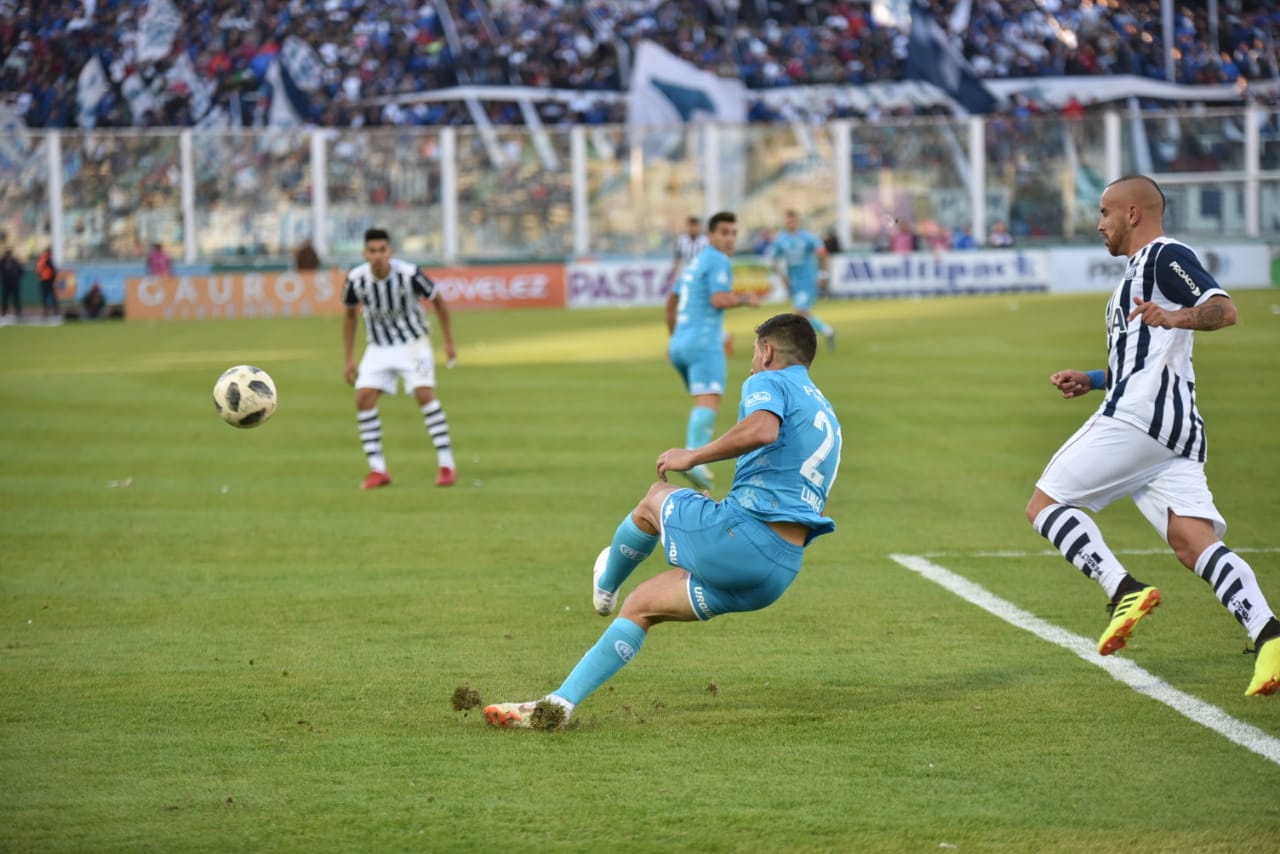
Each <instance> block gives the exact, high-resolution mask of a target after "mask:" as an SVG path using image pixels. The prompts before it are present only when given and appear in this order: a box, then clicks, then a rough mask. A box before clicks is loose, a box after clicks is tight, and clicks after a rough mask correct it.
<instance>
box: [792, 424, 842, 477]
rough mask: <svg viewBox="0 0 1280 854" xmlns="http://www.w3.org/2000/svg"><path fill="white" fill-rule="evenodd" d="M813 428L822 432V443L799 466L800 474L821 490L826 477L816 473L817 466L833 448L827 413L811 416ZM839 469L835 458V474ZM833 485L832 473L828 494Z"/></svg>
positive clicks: (838, 463) (834, 437)
mask: <svg viewBox="0 0 1280 854" xmlns="http://www.w3.org/2000/svg"><path fill="white" fill-rule="evenodd" d="M813 426H814V427H817V428H818V429H819V430H821V431H822V433H823V436H822V442H821V443H820V444H819V445H818V448H817V450H815V451H814V452H813V453H812V454H810V455H809V458H808V459H806V460H805V461H804V462H803V463H802V464H801V465H800V474H802V475H804V478H805V480H807V481H809V482H810V483H812V484H813V485H814V486H816V487H818V488H819V489H821V488H822V485H823V483H824V482H825V481H826V479H827V476H826V475H824V474H823V473H822V472H820V471H818V466H820V465H822V463H823V461H824V460H826V458H827V457H828V455H830V453H831V449H832V448H834V447H835V444H836V432H835V431H834V430H832V429H831V419H830V418H828V417H827V413H825V412H823V411H822V410H818V412H817V414H815V415H814V416H813ZM839 468H840V460H839V458H837V459H836V471H837V472H838V471H839ZM834 483H835V474H834V473H833V474H832V476H831V483H828V484H827V491H828V492H829V491H830V490H831V487H832V485H833V484H834Z"/></svg>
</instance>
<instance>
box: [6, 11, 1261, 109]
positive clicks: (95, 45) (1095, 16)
mask: <svg viewBox="0 0 1280 854" xmlns="http://www.w3.org/2000/svg"><path fill="white" fill-rule="evenodd" d="M158 2H163V3H164V6H165V8H166V11H168V13H169V14H170V16H171V20H172V21H173V22H174V28H175V29H176V33H175V34H174V37H173V39H172V42H171V45H170V46H169V49H168V51H167V52H166V53H165V54H164V55H163V56H157V55H156V54H157V51H155V50H153V49H151V46H150V45H147V44H144V43H143V40H144V36H143V35H142V33H143V31H144V28H143V27H142V24H143V20H144V18H145V17H147V15H148V14H149V13H151V14H153V15H154V12H155V7H156V4H157V3H158ZM927 5H928V6H929V7H930V9H931V11H932V12H933V15H934V18H935V19H936V20H937V21H939V22H940V23H942V24H943V25H944V26H945V25H947V24H949V23H959V24H963V26H954V27H952V29H953V30H954V31H955V35H954V36H953V40H954V41H955V43H956V44H957V45H958V46H960V47H961V49H962V50H963V52H964V53H965V55H966V56H967V57H968V58H969V60H970V62H971V63H972V65H973V66H974V68H975V70H976V71H977V73H978V74H979V75H980V76H982V77H985V78H1010V77H1032V76H1040V75H1054V76H1057V75H1101V74H1135V75H1141V76H1144V77H1148V78H1153V79H1162V78H1164V77H1165V76H1166V70H1165V55H1166V52H1165V45H1164V42H1163V38H1162V33H1163V27H1162V21H1161V9H1160V0H1123V2H1121V0H928V3H927ZM905 6H906V3H905V0H897V2H895V0H883V2H871V0H691V2H682V3H671V2H657V0H596V2H570V1H569V0H533V2H517V0H453V2H444V0H192V2H179V0H25V2H20V0H0V97H2V98H3V99H4V100H5V101H7V102H9V103H10V104H12V105H13V107H14V109H15V110H16V112H17V113H18V115H20V116H21V117H22V118H23V119H24V120H25V123H26V124H27V126H29V127H74V126H77V124H82V123H83V119H82V117H81V116H80V115H78V112H77V106H76V94H77V87H78V83H79V81H80V78H81V74H82V72H83V70H84V68H85V65H86V63H88V62H91V61H92V60H93V59H94V58H97V59H99V60H100V61H101V63H102V67H103V68H104V69H105V71H106V73H107V75H108V76H109V77H110V79H111V80H112V81H113V82H114V83H115V84H116V85H115V86H114V87H112V89H113V91H112V92H111V93H110V94H109V95H108V96H107V97H104V98H102V99H101V101H99V102H98V103H97V104H96V105H95V106H94V115H93V123H94V124H96V126H99V127H126V126H133V127H155V126H184V125H192V124H195V123H197V122H198V120H199V119H200V118H201V115H202V114H205V113H207V111H208V108H209V106H210V105H214V106H218V107H222V108H224V109H225V110H226V111H227V112H228V113H229V115H230V117H231V121H232V122H233V123H235V124H242V125H262V124H266V123H267V115H266V109H267V107H266V105H267V103H268V101H269V99H270V93H271V87H270V83H269V81H268V79H267V78H268V73H267V70H268V69H269V67H270V65H271V62H272V60H273V59H274V58H275V56H276V55H277V54H278V53H279V52H280V51H281V49H282V46H283V45H284V44H285V42H286V40H287V39H289V38H290V37H295V38H296V39H300V40H301V41H302V42H305V43H306V45H308V46H309V47H310V48H311V49H312V50H313V51H314V52H315V55H316V56H317V57H318V58H319V66H320V67H319V68H318V70H317V73H318V75H319V81H320V92H319V94H320V95H321V96H322V97H317V98H314V99H313V101H312V103H314V105H315V106H314V107H313V108H311V109H312V114H311V115H307V116H303V119H304V120H306V121H310V122H314V123H316V124H319V125H325V126H333V127H353V126H354V127H367V126H378V125H441V124H467V123H470V122H471V121H472V119H473V117H472V116H469V115H468V113H467V111H466V110H465V109H462V108H461V107H460V106H459V105H458V104H457V102H449V103H435V104H430V103H426V104H423V103H419V104H398V103H394V102H392V103H388V102H387V99H388V98H389V97H391V96H397V95H406V94H410V93H420V92H428V91H433V90H438V89H441V88H446V87H453V86H459V85H477V86H480V85H486V86H530V87H549V88H559V89H568V90H577V91H580V92H582V93H583V95H582V97H581V98H578V99H576V100H574V101H572V102H569V103H567V104H562V103H550V102H548V103H546V104H543V105H542V106H540V107H539V111H540V118H541V119H542V121H543V122H544V123H548V124H557V123H562V122H569V121H576V122H584V123H592V124H599V123H609V122H617V121H622V120H623V119H625V112H624V110H625V105H624V103H623V102H622V101H621V99H618V98H616V97H596V98H593V97H591V94H592V93H619V92H621V91H624V90H625V89H626V85H627V73H628V66H629V62H630V55H631V52H632V49H633V48H634V46H635V45H636V44H637V43H638V42H639V41H640V40H642V39H647V40H652V41H656V42H658V43H659V44H661V45H662V46H663V47H665V48H666V49H667V50H669V51H671V52H672V53H674V54H676V55H677V56H680V57H682V58H684V59H686V60H688V61H690V62H692V63H694V64H695V65H697V66H698V67H700V68H703V69H707V70H711V71H714V72H716V73H718V74H720V75H722V76H727V77H734V78H738V79H741V80H742V81H744V82H745V83H746V85H747V86H748V88H749V89H751V90H753V91H757V92H758V91H760V90H766V89H776V88H779V87H789V86H808V85H815V84H863V83H874V82H884V81H894V80H901V79H903V77H904V66H905V62H906V54H907V36H906V34H905V31H904V30H903V29H902V28H901V27H900V26H896V25H894V24H893V23H891V22H889V23H886V22H885V14H888V15H890V16H892V15H893V14H894V12H895V9H896V10H897V11H898V13H901V11H904V9H905ZM1216 11H1217V15H1216V16H1215V17H1213V18H1212V19H1211V18H1210V16H1209V12H1208V6H1207V5H1206V4H1205V3H1201V2H1196V3H1180V4H1177V6H1176V15H1175V19H1174V34H1175V35H1174V38H1175V41H1176V51H1175V53H1174V55H1175V57H1176V73H1175V77H1176V81H1177V82H1179V83H1192V84H1223V83H1227V84H1231V83H1235V84H1239V83H1240V82H1241V81H1253V80H1258V81H1262V80H1266V81H1271V80H1275V79H1277V78H1280V63H1278V61H1277V41H1278V40H1280V39H1278V37H1280V4H1278V3H1277V2H1275V0H1218V2H1217V4H1216ZM878 12H884V14H877V13H878ZM179 71H180V72H181V73H176V72H179ZM122 82H129V83H130V85H132V86H134V87H135V91H136V90H137V87H144V88H145V90H146V91H147V93H148V97H147V98H145V99H143V100H142V101H139V100H137V99H136V98H127V97H120V96H119V95H118V94H117V91H118V90H119V89H120V88H121V86H120V84H121V83H122ZM139 104H141V105H142V106H139ZM487 109H489V110H490V111H491V115H490V118H491V119H492V120H493V121H494V122H495V123H498V124H507V123H513V124H519V123H520V122H521V120H520V114H519V110H518V108H517V106H516V105H514V104H508V105H502V104H500V103H494V104H489V105H488V106H487ZM750 116H751V119H752V120H753V121H771V120H773V119H775V118H776V117H777V116H776V115H775V114H773V113H772V111H771V110H770V109H768V108H767V107H766V106H765V105H764V103H763V101H762V100H761V99H759V98H756V99H753V101H752V109H751V112H750Z"/></svg>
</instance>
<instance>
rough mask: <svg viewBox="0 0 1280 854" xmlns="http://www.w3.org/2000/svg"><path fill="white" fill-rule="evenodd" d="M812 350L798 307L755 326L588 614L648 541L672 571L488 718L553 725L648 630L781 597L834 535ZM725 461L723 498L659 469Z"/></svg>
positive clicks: (613, 598) (836, 435)
mask: <svg viewBox="0 0 1280 854" xmlns="http://www.w3.org/2000/svg"><path fill="white" fill-rule="evenodd" d="M817 348H818V338H817V335H816V334H815V332H814V329H813V326H812V324H810V323H809V321H808V320H807V319H806V318H804V317H802V316H800V315H798V314H780V315H778V316H776V317H772V318H770V319H769V320H766V321H765V322H764V323H762V324H760V326H758V327H756V340H755V346H754V348H753V350H752V354H751V376H750V377H748V378H747V380H746V382H744V383H743V384H742V401H741V403H740V404H739V406H738V422H737V424H735V425H734V426H733V427H731V428H730V429H729V430H728V431H726V432H725V433H724V434H723V435H722V436H720V437H719V438H717V439H715V440H714V441H712V442H709V443H707V444H705V445H703V446H702V447H700V448H695V449H692V450H690V449H687V448H672V449H670V450H668V451H665V452H664V453H663V454H662V455H661V456H659V457H658V462H657V469H658V477H659V478H661V480H659V481H657V482H656V483H654V484H653V485H652V486H651V487H649V492H648V494H646V495H645V497H644V498H643V499H642V500H641V501H640V503H639V505H637V506H636V508H635V510H634V511H632V512H631V513H629V514H627V517H626V518H625V519H623V520H622V524H621V525H619V526H618V530H617V531H616V532H615V533H614V535H613V542H612V543H611V544H610V546H609V547H608V548H606V549H605V550H604V551H603V552H601V553H600V556H599V557H598V558H597V559H596V564H595V568H594V570H593V588H592V600H593V604H594V605H595V609H596V613H598V614H600V615H602V616H604V615H608V614H611V613H613V608H614V605H615V604H616V602H617V597H618V590H619V588H621V587H622V584H623V582H625V581H626V580H627V577H628V576H629V575H631V573H632V571H634V570H635V568H636V567H637V566H639V564H640V563H641V562H642V561H643V560H644V559H645V558H647V557H648V556H649V555H650V554H652V553H653V551H654V550H655V549H656V548H657V547H658V546H659V544H661V546H662V553H663V555H664V557H665V558H666V560H667V563H669V564H671V566H672V567H674V568H673V569H668V570H665V571H663V572H661V573H659V574H658V575H655V576H653V577H652V578H649V579H647V580H645V581H644V582H642V583H641V584H640V585H639V586H637V587H636V589H635V590H633V591H632V592H631V595H629V596H628V597H627V598H626V600H625V601H624V602H623V603H622V610H621V612H620V614H619V616H618V617H617V618H616V619H615V620H614V621H613V622H612V623H611V624H610V625H609V628H607V629H606V630H605V632H604V634H603V635H601V636H600V639H599V640H598V641H596V644H595V646H593V647H592V648H591V649H589V650H588V651H587V654H586V655H585V656H583V658H582V660H581V661H580V662H578V665H577V666H576V667H575V668H574V669H573V671H572V672H571V673H570V674H569V676H568V678H566V679H565V680H564V682H563V683H562V684H561V685H560V687H559V688H557V689H556V690H555V691H554V692H552V693H551V694H548V695H547V696H545V697H543V698H542V699H541V700H533V701H529V702H524V703H496V704H493V705H490V706H487V707H486V708H485V710H484V714H485V718H486V719H487V720H488V721H489V723H491V724H493V725H494V726H498V727H505V728H520V729H527V728H548V729H553V728H556V727H560V726H563V725H564V723H565V722H566V721H567V720H568V718H569V715H570V714H572V712H573V710H574V708H575V707H576V706H577V705H578V704H579V703H581V702H582V701H583V700H585V699H586V698H587V697H588V696H590V695H591V693H592V692H593V691H595V690H596V689H597V688H599V687H600V686H601V685H603V684H604V683H605V682H606V681H608V680H609V679H610V678H611V677H612V676H613V675H614V674H615V673H617V672H618V671H619V670H621V669H622V667H623V665H625V664H626V663H627V662H629V661H630V660H631V659H632V658H633V657H634V656H635V654H636V653H637V652H639V651H640V646H641V645H642V644H643V643H644V640H645V638H646V637H647V635H648V632H649V629H651V628H652V627H653V626H654V625H656V624H658V623H662V622H667V621H679V622H692V621H695V620H709V619H711V618H712V617H715V616H718V615H720V614H730V613H734V612H740V611H755V610H758V609H760V608H764V607H767V606H768V605H771V604H772V603H773V602H774V601H776V600H777V599H778V597H779V596H781V595H782V593H783V591H785V590H786V589H787V587H788V585H790V584H791V582H792V581H793V580H794V579H795V577H796V574H797V573H798V572H799V571H800V561H801V557H802V555H803V554H804V549H805V546H807V545H808V544H809V543H810V542H812V541H813V540H814V538H815V537H819V536H821V535H822V534H828V533H830V532H831V531H833V530H835V523H834V522H833V521H832V520H831V519H829V518H827V516H826V515H824V514H825V508H826V503H827V497H828V496H829V495H830V493H831V488H832V486H833V485H834V484H835V481H836V474H837V473H838V472H839V468H840V449H841V442H842V437H841V434H840V422H839V420H838V419H837V418H836V414H835V410H833V409H832V408H831V404H830V403H829V402H828V401H827V399H826V398H825V397H823V395H822V392H821V391H819V390H818V387H817V386H816V385H814V382H813V380H812V379H810V377H809V365H810V364H812V362H813V358H814V353H815V352H816V350H817ZM731 457H736V458H737V468H736V470H735V472H734V476H733V486H732V488H731V489H730V491H729V494H728V495H727V496H726V497H725V499H724V501H723V502H720V503H717V502H715V501H713V500H711V499H710V498H707V497H706V496H704V495H700V494H699V493H697V492H695V491H694V490H692V489H689V488H687V487H685V488H682V487H677V486H675V485H673V484H670V483H667V473H668V472H672V471H685V470H686V469H688V468H689V467H690V466H693V465H697V464H700V463H710V462H715V461H717V460H727V459H730V458H731Z"/></svg>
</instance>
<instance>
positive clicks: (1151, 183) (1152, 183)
mask: <svg viewBox="0 0 1280 854" xmlns="http://www.w3.org/2000/svg"><path fill="white" fill-rule="evenodd" d="M1130 181H1137V182H1138V183H1140V184H1146V185H1147V186H1148V187H1150V188H1151V189H1153V190H1155V191H1156V195H1157V196H1159V197H1160V213H1164V209H1165V208H1166V207H1167V206H1168V204H1169V200H1168V199H1166V198H1165V197H1164V190H1162V189H1160V185H1159V184H1157V183H1156V180H1155V179H1154V178H1152V177H1150V176H1148V175H1139V174H1137V173H1134V174H1132V175H1122V176H1121V177H1119V178H1117V179H1115V180H1114V181H1112V182H1111V183H1110V184H1108V185H1107V186H1108V187H1114V186H1115V185H1117V184H1127V183H1129V182H1130Z"/></svg>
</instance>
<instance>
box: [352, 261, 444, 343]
mask: <svg viewBox="0 0 1280 854" xmlns="http://www.w3.org/2000/svg"><path fill="white" fill-rule="evenodd" d="M435 292H436V285H435V282H433V281H431V280H430V279H429V278H427V274H426V273H424V272H422V270H421V269H420V268H418V267H417V266H415V265H413V264H410V263H408V262H407V261H401V260H399V259H397V258H392V259H391V272H390V273H389V274H388V275H387V277H386V278H385V279H378V278H375V277H374V275H373V268H372V267H371V266H370V265H369V264H368V263H367V262H366V263H364V264H361V265H360V266H358V267H353V268H352V269H351V272H349V273H347V281H346V283H345V284H343V286H342V303H343V305H346V306H348V307H352V308H354V307H355V306H362V307H363V314H364V329H365V332H366V333H367V334H368V339H369V343H370V344H375V345H379V346H387V345H389V344H407V343H409V342H410V341H415V340H417V339H419V338H422V337H423V336H425V335H430V334H431V326H430V324H428V322H427V315H426V312H424V311H423V310H422V303H420V302H419V300H421V299H431V298H432V297H433V296H435Z"/></svg>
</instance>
